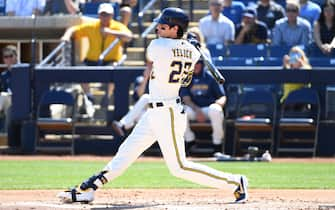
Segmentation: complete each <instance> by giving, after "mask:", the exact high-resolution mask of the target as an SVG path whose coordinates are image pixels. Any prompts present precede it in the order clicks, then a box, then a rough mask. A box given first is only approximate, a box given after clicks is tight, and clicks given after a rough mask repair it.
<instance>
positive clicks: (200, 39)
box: [188, 27, 212, 59]
mask: <svg viewBox="0 0 335 210" xmlns="http://www.w3.org/2000/svg"><path fill="white" fill-rule="evenodd" d="M189 33H192V34H193V35H195V39H196V40H197V41H198V42H199V43H200V47H201V49H202V51H203V52H204V54H205V55H206V56H207V57H208V58H209V59H211V58H212V56H211V53H210V52H209V50H208V49H207V47H206V43H205V38H204V36H203V35H202V33H201V31H200V29H199V28H198V27H192V28H190V29H188V34H189Z"/></svg>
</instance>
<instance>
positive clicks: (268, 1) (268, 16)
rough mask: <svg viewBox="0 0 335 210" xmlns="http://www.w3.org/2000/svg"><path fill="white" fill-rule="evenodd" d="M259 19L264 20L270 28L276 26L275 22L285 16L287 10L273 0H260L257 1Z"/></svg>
mask: <svg viewBox="0 0 335 210" xmlns="http://www.w3.org/2000/svg"><path fill="white" fill-rule="evenodd" d="M256 8H257V19H258V20H260V21H263V22H264V23H265V24H266V25H267V27H268V28H269V30H272V29H273V27H274V26H275V22H276V21H277V20H279V19H280V18H283V17H285V10H284V8H283V7H282V6H281V5H280V4H277V3H276V2H275V1H273V0H260V1H258V3H257V7H256Z"/></svg>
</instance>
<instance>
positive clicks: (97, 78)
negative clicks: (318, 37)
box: [9, 65, 335, 156]
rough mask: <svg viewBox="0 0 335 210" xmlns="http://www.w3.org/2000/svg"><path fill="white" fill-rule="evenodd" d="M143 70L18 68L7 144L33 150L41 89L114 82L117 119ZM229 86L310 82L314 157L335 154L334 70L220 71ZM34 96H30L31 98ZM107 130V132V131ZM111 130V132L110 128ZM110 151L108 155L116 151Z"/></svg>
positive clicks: (229, 146)
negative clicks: (329, 112)
mask: <svg viewBox="0 0 335 210" xmlns="http://www.w3.org/2000/svg"><path fill="white" fill-rule="evenodd" d="M55 69H57V71H55ZM143 70H144V67H108V66H107V67H83V66H79V67H46V68H45V67H37V68H36V69H35V70H33V73H31V71H30V70H29V66H28V65H26V66H17V67H15V68H14V69H13V80H12V81H13V87H12V90H13V100H12V102H13V105H12V121H13V122H15V124H16V131H17V132H15V135H13V136H10V137H9V138H10V139H9V141H14V142H15V141H16V142H20V143H21V148H22V151H23V152H24V153H30V152H33V151H34V142H35V139H36V136H35V132H34V129H35V128H34V127H35V126H34V124H35V122H34V112H35V110H36V102H37V101H38V100H39V97H40V96H41V93H42V92H43V90H45V89H47V88H49V86H50V85H52V84H54V83H84V82H101V83H108V82H113V83H115V90H114V94H113V97H114V110H113V111H112V112H111V113H108V114H109V116H108V117H109V119H110V120H113V119H120V118H121V117H122V116H123V115H124V114H126V113H127V111H128V109H129V89H130V84H131V83H133V81H134V79H135V78H136V76H138V75H140V74H142V71H143ZM220 70H221V72H222V74H223V75H224V76H225V78H226V81H227V82H226V85H228V84H280V83H284V82H291V83H311V85H312V87H313V88H315V89H316V90H317V91H318V93H319V96H320V102H321V124H320V130H319V135H318V139H319V143H318V149H317V155H326V156H329V155H334V154H335V152H334V150H335V149H334V148H335V146H334V145H335V141H333V139H332V130H333V129H334V128H335V121H334V120H331V119H327V118H326V112H325V110H326V87H327V85H332V84H335V69H326V68H323V69H313V70H312V71H281V70H280V69H278V68H263V69H259V68H245V67H244V68H228V67H226V68H220ZM32 94H33V95H32ZM230 129H232V127H230V125H229V124H228V125H227V127H226V151H231V150H232V139H233V136H232V133H233V132H232V131H231V130H230ZM107 130H108V129H106V132H107ZM109 130H110V129H109ZM104 131H105V130H103V129H102V130H99V129H97V128H85V129H84V131H83V132H86V133H94V132H104ZM330 145H331V146H330ZM105 149H109V150H110V151H111V153H112V152H113V151H116V149H117V148H110V147H109V148H108V147H107V148H105Z"/></svg>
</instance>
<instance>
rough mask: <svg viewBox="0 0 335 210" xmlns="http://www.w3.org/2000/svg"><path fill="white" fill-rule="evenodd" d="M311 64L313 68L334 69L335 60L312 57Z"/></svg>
mask: <svg viewBox="0 0 335 210" xmlns="http://www.w3.org/2000/svg"><path fill="white" fill-rule="evenodd" d="M309 63H310V64H311V66H312V67H334V66H335V58H334V57H333V58H328V57H324V58H320V57H310V58H309Z"/></svg>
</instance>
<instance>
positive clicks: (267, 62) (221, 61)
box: [213, 57, 282, 67]
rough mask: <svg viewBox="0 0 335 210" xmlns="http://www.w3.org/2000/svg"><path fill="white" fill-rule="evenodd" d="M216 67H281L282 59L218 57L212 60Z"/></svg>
mask: <svg viewBox="0 0 335 210" xmlns="http://www.w3.org/2000/svg"><path fill="white" fill-rule="evenodd" d="M213 62H214V64H215V65H216V66H273V67H276V66H277V67H279V66H282V59H279V58H270V57H247V58H238V57H224V58H222V57H219V58H213Z"/></svg>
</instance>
